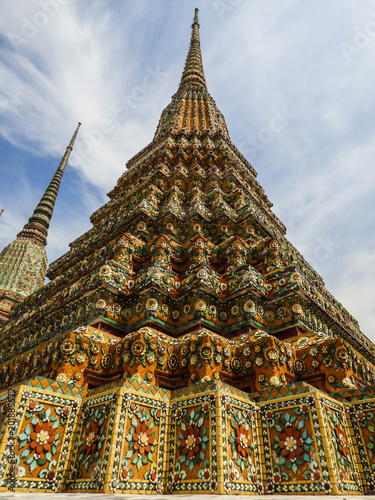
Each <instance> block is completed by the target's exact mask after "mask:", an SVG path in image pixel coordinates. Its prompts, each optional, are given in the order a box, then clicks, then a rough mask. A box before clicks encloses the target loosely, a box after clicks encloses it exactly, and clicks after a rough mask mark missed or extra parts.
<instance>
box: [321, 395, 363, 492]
mask: <svg viewBox="0 0 375 500" xmlns="http://www.w3.org/2000/svg"><path fill="white" fill-rule="evenodd" d="M322 402H323V408H324V412H325V418H326V421H327V428H328V434H329V442H330V447H331V450H332V456H333V457H334V461H335V464H336V468H337V482H338V488H339V490H340V491H360V490H361V489H360V485H359V484H358V483H359V476H358V471H357V468H356V465H355V462H354V457H353V446H352V443H351V441H350V440H349V439H350V438H349V434H348V429H347V424H346V416H345V412H344V410H343V409H342V408H341V407H340V406H339V405H337V404H335V403H331V402H328V401H326V400H324V399H323V400H322Z"/></svg>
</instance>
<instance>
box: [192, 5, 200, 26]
mask: <svg viewBox="0 0 375 500" xmlns="http://www.w3.org/2000/svg"><path fill="white" fill-rule="evenodd" d="M198 12H199V9H198V7H195V14H194V22H193V24H196V23H197V24H198V25H199V21H198Z"/></svg>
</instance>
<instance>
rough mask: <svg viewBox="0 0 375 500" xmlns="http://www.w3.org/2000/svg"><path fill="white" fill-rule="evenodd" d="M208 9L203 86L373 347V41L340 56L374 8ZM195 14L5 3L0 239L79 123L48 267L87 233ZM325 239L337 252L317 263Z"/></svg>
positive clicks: (256, 5) (162, 93) (168, 4)
mask: <svg viewBox="0 0 375 500" xmlns="http://www.w3.org/2000/svg"><path fill="white" fill-rule="evenodd" d="M197 5H198V7H199V8H200V23H201V41H202V51H203V62H204V68H205V73H206V79H207V83H208V87H209V90H210V92H211V94H212V96H213V97H214V98H215V100H216V102H217V105H218V107H219V109H220V110H221V111H222V112H223V113H224V115H225V117H226V120H227V124H228V127H229V131H230V133H231V137H232V139H233V141H234V142H235V143H236V144H237V145H238V146H240V145H243V149H244V153H245V154H246V153H247V154H248V155H249V160H251V161H252V163H253V166H254V167H255V168H256V170H257V171H258V173H259V180H260V182H261V183H262V185H263V187H264V188H265V191H266V193H267V194H268V196H269V198H270V200H271V201H272V202H273V203H274V211H275V213H276V214H277V215H278V216H279V217H280V218H281V220H282V221H283V222H284V223H285V224H286V226H287V228H288V233H287V234H288V237H289V238H290V239H291V241H292V242H293V243H294V244H295V245H296V246H297V248H298V249H299V250H301V251H302V253H303V254H304V255H305V257H306V258H307V259H308V260H310V261H311V262H312V263H313V264H314V265H315V266H316V267H317V270H318V272H320V274H321V275H322V276H323V278H324V279H325V281H326V284H327V288H328V289H329V290H330V291H331V292H332V293H333V294H334V295H335V296H337V298H338V299H339V300H342V302H343V304H344V306H345V307H346V308H347V309H348V310H349V311H350V312H351V313H352V314H353V315H354V316H356V317H357V318H358V320H359V321H360V324H361V325H362V328H363V330H364V332H365V333H366V334H367V335H369V336H370V337H371V338H372V339H373V340H375V326H374V325H375V322H374V321H373V320H374V319H375V317H374V316H375V311H374V291H373V286H372V283H373V278H374V276H373V274H372V273H373V271H371V270H372V269H374V265H373V247H374V230H373V228H374V222H375V221H374V217H375V216H374V215H373V214H374V213H375V210H374V206H373V205H374V202H373V195H372V193H373V192H374V188H375V175H374V169H373V166H372V165H373V158H374V153H375V151H374V143H375V142H374V130H373V117H372V110H373V109H374V104H375V103H374V100H375V95H374V93H373V78H374V75H373V71H374V70H373V69H372V68H373V64H372V61H373V59H374V56H375V37H371V36H370V37H369V41H368V43H366V44H364V46H363V47H362V48H360V50H359V51H354V52H353V55H352V57H350V58H349V60H348V57H347V56H345V54H344V53H343V48H342V47H343V45H342V44H343V43H344V44H345V43H346V44H352V45H353V44H354V46H355V47H356V45H355V43H356V39H355V37H356V36H357V34H358V32H359V31H361V30H362V31H363V30H366V26H368V23H369V22H370V21H374V19H375V18H374V16H373V14H372V12H373V11H374V10H375V2H373V1H369V2H363V3H361V7H360V8H359V7H358V5H357V4H356V3H354V2H352V1H350V0H342V1H341V2H340V4H339V5H338V4H337V3H335V2H326V1H324V0H318V1H316V2H310V3H307V2H300V1H298V0H285V1H283V2H275V1H273V0H253V1H252V2H247V1H242V2H241V1H240V2H229V1H228V2H226V1H223V2H221V3H220V5H224V7H226V8H224V9H221V10H218V8H217V5H218V3H215V2H213V1H211V0H198V1H197ZM47 6H49V9H50V10H48V7H47ZM51 6H52V7H51ZM53 7H55V10H53ZM193 7H194V6H193ZM193 7H192V5H191V4H190V3H188V2H184V3H181V2H174V1H173V0H165V1H163V2H154V1H152V0H142V1H139V2H131V1H128V0H126V1H123V2H106V1H99V0H98V1H88V0H82V1H81V2H73V1H69V0H64V1H63V0H38V1H31V0H27V1H26V0H19V1H17V2H9V3H8V4H7V7H6V9H3V11H4V12H3V13H2V24H1V25H0V36H1V44H0V58H1V61H2V65H1V67H0V81H1V91H0V110H1V114H0V132H1V136H2V138H3V141H2V144H3V149H4V150H5V153H8V151H11V152H12V155H13V156H12V159H10V158H8V159H7V157H6V156H4V154H3V155H2V159H1V160H0V161H1V163H0V167H1V171H2V175H3V178H2V179H3V180H2V182H1V183H0V203H1V204H2V206H4V208H6V212H5V213H4V215H3V217H2V218H1V219H0V227H1V229H0V245H2V246H4V245H5V244H6V243H8V242H9V241H10V239H11V238H12V237H14V235H15V234H16V232H18V231H19V230H20V228H21V227H22V225H23V224H24V223H25V222H26V220H27V217H28V216H29V215H30V210H31V211H32V209H33V208H34V206H35V203H36V202H37V201H38V200H39V196H40V195H41V193H42V190H43V188H44V186H45V185H46V184H48V182H49V179H50V177H51V175H52V173H53V170H54V168H55V167H56V166H57V164H58V161H59V158H60V157H61V155H62V154H63V152H64V149H65V146H66V145H67V143H68V141H69V139H70V136H71V134H72V133H73V130H74V128H75V126H76V123H77V122H78V121H82V122H83V126H82V128H81V131H80V135H79V138H78V140H77V143H76V147H75V151H74V154H73V155H72V158H71V166H72V167H73V169H74V170H72V169H68V170H67V172H66V174H65V178H64V179H63V183H62V186H61V193H60V196H59V200H58V203H57V205H56V210H55V214H54V219H53V223H52V225H51V231H50V238H49V247H48V252H49V256H50V259H51V260H53V259H55V258H57V257H58V256H59V254H61V253H63V252H65V251H66V250H67V243H68V242H69V241H72V240H73V239H74V238H75V237H77V236H79V235H80V234H81V233H82V232H83V231H85V230H86V229H87V228H88V227H89V225H90V224H89V215H90V213H91V212H93V211H94V210H95V209H96V208H98V207H99V206H100V205H101V204H103V203H104V202H105V199H106V198H105V193H106V192H107V191H108V190H110V189H111V188H112V187H113V185H114V184H115V182H116V180H117V178H118V177H119V176H120V175H121V173H122V172H123V171H124V169H125V162H126V161H127V160H128V159H130V158H131V156H133V155H134V154H136V153H137V152H138V151H139V150H140V149H141V148H142V147H144V146H146V145H147V144H148V143H149V142H150V140H151V139H152V136H153V133H154V131H155V129H156V125H157V122H158V119H159V117H160V113H161V111H162V109H163V108H164V107H165V106H166V105H167V104H168V103H169V101H170V96H171V95H172V94H173V93H174V92H175V90H176V89H177V85H178V80H179V77H180V74H181V72H182V68H183V63H184V59H185V56H186V52H187V47H188V43H189V36H190V29H189V25H190V23H191V20H192V16H193ZM51 9H52V10H51ZM364 32H365V31H364ZM17 36H18V37H19V38H17ZM275 109H277V110H279V111H280V110H281V111H282V110H284V109H285V110H287V113H289V114H290V115H292V116H293V119H290V120H289V121H288V123H287V124H286V126H285V127H284V128H282V130H280V131H279V132H277V133H274V134H273V136H272V137H271V136H270V135H269V138H268V139H267V136H266V135H265V134H266V132H262V131H264V130H265V129H270V130H271V131H272V130H273V129H272V127H271V123H272V120H273V118H274V116H275ZM262 133H263V136H262ZM259 137H264V138H266V139H265V140H264V141H263V143H261V146H262V148H258V149H256V154H255V156H254V153H253V152H251V147H252V146H251V141H252V140H253V139H254V138H259ZM263 146H264V147H263ZM16 153H17V154H16ZM47 160H48V161H47ZM15 161H18V163H17V165H16V164H15V163H14V162H15ZM3 172H6V175H5V177H4V174H3ZM14 193H16V196H14ZM20 200H22V203H21V202H20ZM72 221H73V222H72ZM61 235H62V236H61ZM322 241H323V242H326V244H327V245H328V246H329V245H331V247H332V248H331V250H332V251H330V252H328V253H327V254H325V258H318V257H317V256H318V255H321V253H319V245H321V244H322V243H321V242H322ZM317 249H318V250H317Z"/></svg>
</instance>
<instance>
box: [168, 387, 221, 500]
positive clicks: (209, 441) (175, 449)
mask: <svg viewBox="0 0 375 500" xmlns="http://www.w3.org/2000/svg"><path fill="white" fill-rule="evenodd" d="M215 416H216V408H215V395H214V394H211V395H207V396H200V397H195V398H191V399H188V400H187V401H181V402H175V403H172V406H171V443H170V450H171V456H172V457H173V459H172V460H171V463H170V470H169V479H168V492H173V491H205V492H215V490H216V489H217V486H218V482H217V481H218V478H217V458H216V456H217V450H216V427H215Z"/></svg>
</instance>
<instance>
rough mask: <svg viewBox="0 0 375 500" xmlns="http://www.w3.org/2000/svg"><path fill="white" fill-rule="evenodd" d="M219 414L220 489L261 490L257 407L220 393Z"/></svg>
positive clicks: (259, 491)
mask: <svg viewBox="0 0 375 500" xmlns="http://www.w3.org/2000/svg"><path fill="white" fill-rule="evenodd" d="M221 406H222V414H223V420H224V422H225V423H224V425H223V442H224V443H226V446H224V451H223V458H224V460H225V461H226V463H227V464H228V465H227V467H225V469H224V489H225V491H226V492H227V493H229V492H230V491H248V492H257V493H262V492H263V485H262V484H261V478H260V469H259V456H258V452H259V448H258V439H257V433H256V418H257V411H258V410H257V407H256V406H255V405H252V404H251V403H247V402H244V401H241V400H237V399H235V398H233V397H231V396H229V395H227V394H222V395H221Z"/></svg>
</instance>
